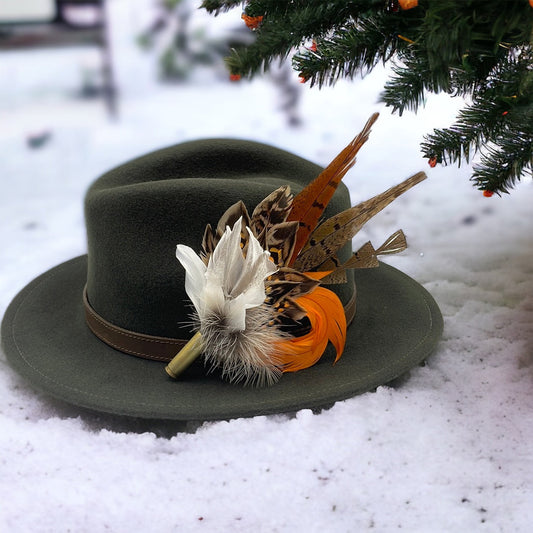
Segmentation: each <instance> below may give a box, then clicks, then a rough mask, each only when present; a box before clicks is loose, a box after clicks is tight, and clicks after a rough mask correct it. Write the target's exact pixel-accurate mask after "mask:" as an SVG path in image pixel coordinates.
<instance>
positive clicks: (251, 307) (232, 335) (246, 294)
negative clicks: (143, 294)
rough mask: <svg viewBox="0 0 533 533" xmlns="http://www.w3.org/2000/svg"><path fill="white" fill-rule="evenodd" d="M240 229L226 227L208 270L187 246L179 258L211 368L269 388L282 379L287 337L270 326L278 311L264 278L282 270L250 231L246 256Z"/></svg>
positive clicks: (180, 247) (178, 253) (179, 251)
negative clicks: (281, 348)
mask: <svg viewBox="0 0 533 533" xmlns="http://www.w3.org/2000/svg"><path fill="white" fill-rule="evenodd" d="M241 228H242V220H241V219H239V220H238V221H237V222H236V223H235V225H234V226H233V228H229V227H226V230H225V231H224V233H223V235H222V237H221V238H220V241H219V242H218V244H217V246H216V248H215V250H214V251H213V253H212V254H211V256H210V258H209V261H208V264H207V267H206V266H205V264H204V262H203V261H202V260H201V259H200V257H198V255H196V253H195V252H194V250H192V249H191V248H189V247H188V246H184V245H178V248H177V251H176V256H177V258H178V259H179V261H180V262H181V264H182V265H183V267H184V268H185V290H186V292H187V295H188V296H189V298H190V300H191V301H192V303H193V305H194V307H195V309H196V314H195V316H194V317H193V318H194V320H195V321H197V323H198V324H197V327H198V329H199V331H200V333H201V335H202V341H203V346H204V354H205V358H206V361H207V363H208V364H210V365H212V366H213V367H219V368H220V369H221V370H222V374H223V375H224V376H226V377H227V378H228V379H229V380H230V381H232V382H239V381H244V382H245V383H255V384H258V385H261V384H270V383H273V382H274V381H276V380H277V379H278V378H279V376H280V375H281V370H280V363H279V361H277V360H276V353H275V346H276V344H277V343H278V342H279V341H280V340H282V339H284V338H285V334H284V333H282V332H281V331H280V330H278V328H276V327H273V326H269V325H268V324H269V322H271V321H272V319H273V310H272V309H271V308H270V307H269V306H267V305H264V301H265V297H266V293H265V278H267V277H268V276H270V275H271V274H273V273H274V272H276V270H277V267H276V265H275V264H274V263H273V262H272V261H271V259H270V253H269V252H268V251H267V250H264V249H263V248H262V247H261V244H260V243H259V241H258V240H257V239H256V238H255V237H254V235H253V234H252V232H251V231H250V229H249V228H246V229H247V231H248V237H249V240H248V247H247V251H246V257H245V256H244V254H243V252H242V249H241Z"/></svg>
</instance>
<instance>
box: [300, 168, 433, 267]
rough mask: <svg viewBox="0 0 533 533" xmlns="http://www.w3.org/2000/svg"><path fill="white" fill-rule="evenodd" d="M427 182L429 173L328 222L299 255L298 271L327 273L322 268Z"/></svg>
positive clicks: (413, 177)
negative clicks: (370, 224) (385, 211)
mask: <svg viewBox="0 0 533 533" xmlns="http://www.w3.org/2000/svg"><path fill="white" fill-rule="evenodd" d="M425 178H426V175H425V173H424V172H419V173H417V174H415V175H414V176H411V177H410V178H408V179H407V180H405V181H404V182H403V183H400V184H399V185H396V186H395V187H392V188H390V189H389V190H388V191H385V192H384V193H382V194H378V195H377V196H375V197H374V198H371V199H370V200H367V201H365V202H362V203H360V204H359V205H356V206H355V207H352V208H350V209H347V210H345V211H343V212H342V213H339V214H337V215H335V216H333V217H331V218H330V219H328V220H326V221H325V222H324V223H322V224H321V225H320V226H318V228H316V230H315V231H314V232H313V233H312V234H311V236H310V238H309V241H308V242H307V244H306V246H305V248H304V249H303V250H302V252H301V253H300V254H299V255H298V257H297V259H296V261H295V263H294V265H293V266H294V268H296V269H298V270H302V271H304V272H305V271H307V270H326V269H325V268H322V266H321V265H322V264H323V263H324V262H325V261H326V260H327V259H329V258H330V257H332V256H333V255H334V254H335V253H336V252H337V250H339V249H340V248H341V247H342V246H344V244H346V243H347V242H348V241H349V240H350V239H352V237H353V236H354V235H355V234H356V233H357V232H358V231H359V230H360V229H361V228H362V227H363V225H364V224H366V222H368V221H369V220H370V219H371V218H372V217H373V216H375V215H376V214H377V213H379V212H380V211H381V210H382V209H384V208H385V207H386V206H387V205H389V204H390V203H391V202H392V201H393V200H395V199H396V198H398V196H400V195H401V194H403V193H404V192H406V191H407V190H409V189H410V188H411V187H413V186H414V185H416V184H417V183H420V182H421V181H422V180H424V179H425Z"/></svg>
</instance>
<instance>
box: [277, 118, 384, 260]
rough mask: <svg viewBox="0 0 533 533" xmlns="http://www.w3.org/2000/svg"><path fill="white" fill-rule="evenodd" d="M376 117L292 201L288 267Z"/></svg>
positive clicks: (352, 160)
mask: <svg viewBox="0 0 533 533" xmlns="http://www.w3.org/2000/svg"><path fill="white" fill-rule="evenodd" d="M377 118H378V113H374V114H373V115H372V116H371V117H370V118H369V119H368V122H367V123H366V124H365V127H364V128H363V130H362V131H361V133H359V135H357V137H355V139H354V140H353V141H352V142H351V143H350V144H349V145H348V146H347V147H346V148H345V149H344V150H343V151H342V152H341V153H340V154H339V155H338V156H337V157H336V158H335V159H334V160H333V161H332V162H331V163H330V164H329V165H328V166H327V167H326V168H325V170H324V171H323V172H321V174H320V175H319V176H318V177H317V178H316V179H314V180H313V181H312V182H311V183H310V184H309V185H307V187H305V188H304V189H303V190H302V191H301V192H300V193H299V194H297V195H296V196H295V197H294V199H293V202H292V209H291V212H290V213H289V215H288V217H287V221H295V220H296V221H298V222H299V223H300V225H299V227H298V233H297V234H296V245H295V247H294V252H293V254H292V258H291V260H290V262H289V266H290V265H291V264H292V263H294V261H295V260H296V257H297V256H298V253H299V252H300V250H301V249H302V248H303V246H304V245H305V243H306V242H307V240H308V238H309V235H311V233H312V232H313V230H314V229H315V227H316V225H317V224H318V221H319V219H320V217H321V215H322V213H323V212H324V209H325V208H326V206H327V205H328V203H329V201H330V200H331V197H332V196H333V194H334V192H335V190H336V189H337V187H338V186H339V183H340V182H341V180H342V178H343V177H344V176H345V174H346V173H347V172H348V170H350V169H351V168H352V167H353V166H354V164H355V156H356V155H357V152H359V149H360V148H361V146H363V144H364V143H365V142H366V141H367V140H368V136H369V134H370V128H371V127H372V125H373V124H374V122H375V121H376V120H377Z"/></svg>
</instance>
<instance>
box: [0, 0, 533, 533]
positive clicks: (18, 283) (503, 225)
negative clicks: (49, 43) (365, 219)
mask: <svg viewBox="0 0 533 533" xmlns="http://www.w3.org/2000/svg"><path fill="white" fill-rule="evenodd" d="M150 5H151V4H150V1H149V0H134V1H131V0H130V1H128V0H114V1H112V2H110V14H111V21H112V39H113V51H114V60H115V65H116V70H117V78H118V85H119V89H120V102H119V107H120V115H119V119H118V120H116V121H112V120H109V118H108V117H107V115H106V112H105V108H104V106H103V104H102V101H101V100H92V101H87V100H80V99H79V98H76V97H75V96H74V92H75V91H76V90H77V89H78V87H79V79H80V69H81V68H82V67H85V66H87V65H93V64H94V63H95V62H96V61H97V59H98V56H97V55H96V53H94V52H92V51H82V50H66V51H46V52H42V51H41V52H25V53H9V54H7V53H3V54H1V55H0V175H1V179H2V193H1V195H0V217H1V218H0V227H1V232H0V249H1V252H0V257H1V261H0V315H3V313H4V311H5V309H6V307H7V306H8V304H9V302H10V301H11V299H12V298H13V297H14V296H15V294H16V293H17V292H18V291H19V290H20V289H22V288H23V287H24V286H25V285H26V284H27V283H28V282H29V281H31V280H32V279H33V278H34V277H36V276H37V275H39V274H40V273H42V272H44V271H45V270H47V269H48V268H50V267H53V266H55V265H56V264H58V263H60V262H62V261H64V260H67V259H69V258H71V257H74V256H76V255H79V254H82V253H84V252H85V234H84V231H85V230H84V221H83V214H82V202H83V195H84V191H85V190H86V188H87V187H88V185H89V184H90V183H91V181H92V180H94V179H95V178H96V177H97V176H98V175H99V174H101V173H102V172H104V171H106V170H107V169H109V168H111V167H113V166H115V165H117V164H120V163H122V162H124V161H126V160H128V159H130V158H132V157H135V156H137V155H140V154H143V153H146V152H149V151H151V150H153V149H157V148H160V147H163V146H167V145H170V144H174V143H177V142H181V141H185V140H191V139H195V138H200V137H217V136H226V137H238V138H247V139H253V140H258V141H262V142H269V143H272V144H274V145H276V146H279V147H281V148H284V149H287V150H291V151H293V152H295V153H298V154H299V155H302V156H304V157H307V158H308V159H311V160H313V161H315V162H317V163H320V164H327V163H328V162H329V161H330V160H331V158H332V157H333V156H334V155H336V153H337V152H338V151H339V150H340V149H341V148H343V147H344V146H345V145H346V144H347V142H349V141H350V140H351V138H352V137H353V135H354V134H355V133H357V132H358V131H359V129H360V127H361V126H362V125H363V123H364V122H365V120H366V119H367V118H368V116H370V114H371V113H372V112H374V111H376V110H378V111H380V112H381V117H380V119H379V121H378V123H377V124H376V126H375V127H374V131H373V133H372V135H371V139H370V141H369V143H367V145H366V146H365V147H364V148H363V150H362V152H361V154H360V157H359V161H358V163H357V165H356V167H355V169H354V170H352V171H351V172H350V173H349V175H348V176H347V177H346V179H345V182H346V183H347V185H348V186H349V188H350V191H351V194H352V199H353V202H356V201H358V200H362V199H365V198H368V197H370V196H371V195H372V194H374V193H377V192H380V191H382V190H384V189H386V188H388V187H389V186H391V185H393V184H395V183H397V182H399V181H400V180H401V179H403V178H405V177H407V176H408V175H409V174H410V173H414V172H415V171H418V170H426V171H427V172H428V174H429V179H428V180H427V181H426V182H424V183H422V184H421V185H419V186H418V187H416V188H415V189H414V190H412V191H410V192H409V193H407V194H406V195H405V197H402V198H401V199H399V200H398V201H397V202H395V203H394V204H392V205H391V206H390V207H389V208H388V209H387V210H386V211H385V212H384V213H382V214H381V215H379V216H378V217H376V218H375V219H374V220H373V221H372V223H371V224H370V225H369V226H368V228H367V229H366V231H365V234H364V235H361V236H360V239H359V238H358V240H361V241H362V242H364V239H365V238H369V237H370V238H372V239H373V240H375V242H379V241H380V239H384V238H385V237H386V236H388V235H389V234H390V233H392V231H394V230H396V229H397V228H400V227H401V228H403V229H404V231H405V232H406V234H407V236H408V239H409V243H410V247H409V249H408V250H407V251H406V252H404V253H403V254H402V255H401V256H398V257H393V258H391V259H389V261H388V262H389V263H391V264H393V265H394V266H396V267H398V268H400V269H401V270H403V271H404V272H406V273H407V274H409V275H410V276H412V277H414V278H415V279H417V280H418V281H419V282H420V283H422V284H423V285H424V286H425V287H426V288H427V289H428V290H429V291H430V292H431V293H432V294H433V296H434V297H435V299H436V300H437V302H438V303H439V305H440V308H441V310H442V313H443V315H444V320H445V329H444V336H443V339H442V342H441V343H440V345H439V346H438V349H437V351H436V352H435V353H434V355H433V356H432V357H431V358H430V359H429V360H428V362H427V365H426V366H425V367H420V368H416V369H414V370H413V371H412V372H411V374H410V376H409V377H408V378H407V379H404V380H401V381H400V382H398V383H396V384H395V385H394V387H390V386H388V387H385V386H384V387H380V388H379V389H378V390H377V391H376V392H373V393H367V394H363V395H361V396H358V397H355V398H352V399H349V400H346V401H344V402H339V403H337V404H336V405H335V406H333V407H332V408H331V409H329V410H327V411H324V412H322V413H320V414H313V413H311V412H310V411H307V410H303V411H300V412H298V413H296V414H293V415H279V416H269V417H256V418H251V419H238V420H232V421H229V422H215V423H206V424H203V425H198V426H192V425H190V424H189V425H185V426H182V425H179V424H167V425H164V424H158V423H153V424H147V423H143V422H140V421H133V420H123V419H118V418H115V417H110V416H100V415H98V414H88V413H86V412H80V411H79V410H78V409H77V408H75V407H72V406H69V405H65V404H62V403H59V402H57V401H55V400H53V399H51V398H49V397H45V396H43V395H40V394H38V393H35V392H34V391H33V389H31V388H30V387H29V386H28V385H27V384H26V383H25V382H24V381H23V380H22V379H21V378H19V377H18V376H17V375H16V374H15V373H14V372H13V371H12V370H11V369H10V367H9V366H8V364H7V362H6V358H5V355H4V354H0V502H1V503H0V531H6V532H30V531H31V532H66V531H76V532H100V531H113V532H123V531H124V532H126V531H128V532H132V531H143V532H160V531H180V532H182V531H183V532H189V531H191V532H196V531H209V532H213V531H214V532H218V531H222V532H225V531H228V532H229V531H231V532H239V531H242V532H250V531H254V532H263V531H264V532H315V531H316V532H360V531H378V532H389V531H396V530H400V529H401V530H403V531H409V532H428V533H429V532H463V531H464V532H491V533H492V532H504V533H507V532H524V533H526V532H529V531H530V530H531V524H532V523H533V449H532V441H533V379H532V378H533V374H532V369H533V328H532V323H533V280H532V278H531V277H530V276H531V274H532V273H533V270H532V269H533V267H532V258H533V236H532V234H531V231H530V218H529V217H530V212H531V207H530V206H531V204H532V203H533V185H532V183H531V182H529V181H528V182H524V183H522V184H521V185H520V186H518V187H517V188H516V189H515V190H514V191H513V192H512V194H511V195H509V196H505V197H502V198H499V197H496V196H495V197H493V198H490V199H487V198H484V197H483V196H482V195H481V193H479V192H478V191H476V190H475V189H473V188H472V186H471V184H470V183H469V181H468V176H469V168H468V167H461V168H460V169H457V168H456V167H447V168H435V169H429V167H428V166H427V162H426V161H425V160H424V159H422V158H421V156H420V153H419V148H418V145H419V142H420V140H421V138H422V135H423V134H424V133H426V132H428V131H430V130H431V128H433V127H437V126H444V125H447V124H449V122H450V121H451V119H452V118H453V116H454V113H455V111H456V109H457V108H458V106H459V105H460V103H459V102H457V101H455V100H451V99H449V98H447V97H441V96H438V97H434V98H430V99H429V100H428V103H427V106H426V107H425V109H424V110H421V111H420V112H419V113H418V114H417V115H414V114H412V113H407V114H406V115H404V117H402V118H400V117H398V116H392V115H391V114H390V113H389V111H388V110H386V109H384V108H383V107H382V106H380V105H378V104H376V100H377V93H378V92H379V88H380V87H381V85H382V83H383V81H384V79H385V77H386V74H385V73H384V72H383V71H381V70H379V71H376V72H374V73H373V74H372V75H371V76H369V77H367V78H366V79H365V80H363V81H362V82H357V83H345V82H342V83H339V84H338V85H337V86H336V87H335V88H333V89H323V90H321V91H318V89H312V90H311V89H309V88H307V87H305V86H304V87H302V88H301V90H302V100H301V105H300V112H301V115H302V118H303V124H302V126H301V127H299V128H290V127H288V126H287V123H286V119H285V116H284V115H283V113H282V112H280V111H279V109H278V105H277V98H278V96H277V94H278V93H277V89H276V88H275V87H274V86H273V85H272V83H271V82H270V81H268V79H262V80H257V81H255V82H253V83H248V82H243V83H239V84H228V83H221V82H219V81H216V80H213V78H210V77H204V78H202V77H199V78H198V79H197V80H196V81H195V83H193V84H190V85H186V86H177V85H174V86H163V85H159V84H158V83H157V82H156V79H155V74H154V62H153V58H151V57H150V56H149V55H146V54H145V53H143V52H141V51H140V50H138V49H137V48H136V47H135V44H134V43H133V36H134V35H136V34H138V33H139V32H140V31H141V30H142V29H143V28H144V25H145V24H146V23H147V22H149V20H150V17H149V16H148V15H149V9H147V8H149V6H150ZM233 16H234V17H235V19H238V18H239V14H238V13H234V14H233ZM211 24H213V25H215V24H216V20H215V21H213V20H211ZM43 130H46V131H49V132H50V137H49V140H48V142H47V143H45V144H44V145H43V146H42V147H41V148H39V149H31V148H29V147H28V145H27V138H28V136H29V135H31V134H32V133H34V132H39V131H43Z"/></svg>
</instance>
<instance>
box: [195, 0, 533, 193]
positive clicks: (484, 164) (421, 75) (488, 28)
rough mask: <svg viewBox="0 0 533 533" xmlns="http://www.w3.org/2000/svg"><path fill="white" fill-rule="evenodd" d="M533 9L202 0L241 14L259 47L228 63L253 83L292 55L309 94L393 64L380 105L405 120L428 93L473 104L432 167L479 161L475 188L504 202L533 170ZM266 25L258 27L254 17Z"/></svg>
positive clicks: (445, 132)
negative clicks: (502, 197) (240, 9)
mask: <svg viewBox="0 0 533 533" xmlns="http://www.w3.org/2000/svg"><path fill="white" fill-rule="evenodd" d="M532 3H533V2H531V0H419V1H418V2H416V0H411V1H409V0H333V1H328V2H325V1H323V0H291V1H279V0H249V1H244V2H242V1H235V0H205V1H204V3H203V7H204V8H205V9H207V10H208V11H209V12H211V13H214V14H217V13H219V12H221V11H226V10H229V9H231V8H234V7H236V6H237V5H241V6H243V9H244V14H245V15H246V16H248V17H251V18H252V19H251V21H252V23H251V24H250V19H248V23H249V25H250V26H251V27H253V26H255V29H254V31H255V32H256V37H257V38H256V40H255V42H254V43H252V44H251V45H249V46H247V47H245V48H242V49H239V50H234V51H233V52H232V54H231V55H230V57H228V58H227V64H228V67H229V70H230V73H231V74H232V75H234V76H236V75H237V76H241V77H252V76H254V75H256V74H258V73H261V72H263V71H264V70H266V69H268V67H269V65H270V64H271V62H272V61H273V60H276V59H284V58H286V57H288V56H289V55H292V61H293V67H294V69H295V70H296V71H297V72H299V74H300V76H301V78H302V79H303V80H305V81H306V82H307V83H309V84H310V85H311V86H314V85H317V86H318V87H321V86H323V85H333V84H334V83H335V82H336V81H337V80H338V79H340V78H353V77H355V76H358V75H365V74H367V73H368V72H370V71H372V69H373V68H374V67H375V66H376V65H378V64H380V63H388V62H391V63H392V65H393V69H392V70H393V74H392V76H391V78H390V79H389V80H388V81H387V83H386V84H385V87H384V91H383V93H382V95H381V100H382V101H383V102H384V103H385V104H386V105H387V106H390V107H392V109H393V111H395V112H398V113H399V114H400V115H401V114H402V113H403V112H404V110H406V109H409V110H412V111H415V112H416V111H417V109H418V107H419V106H420V105H421V104H423V102H424V101H425V96H426V94H427V93H439V92H446V93H448V94H451V95H453V96H462V97H464V98H465V100H466V101H467V102H468V104H467V105H466V107H465V108H464V109H463V110H461V111H460V113H459V115H458V116H457V118H456V121H455V122H454V123H453V124H452V125H451V126H450V127H449V128H446V129H441V130H434V131H433V133H431V134H429V135H427V136H426V137H425V141H424V142H423V143H422V152H423V154H424V155H425V157H427V158H428V159H429V160H430V162H431V163H432V164H434V163H435V162H439V163H443V164H448V163H457V164H460V163H461V161H462V160H463V159H465V160H466V161H470V159H471V158H472V157H473V156H474V154H476V153H478V154H479V161H477V162H474V165H473V175H472V180H473V182H474V183H475V185H476V186H477V187H478V188H479V189H481V190H484V191H488V192H489V193H491V192H496V193H506V192H509V190H510V189H511V188H512V186H513V185H514V184H515V183H516V181H517V180H519V179H520V178H522V177H524V176H525V175H526V174H529V175H531V173H532V170H533V5H532ZM256 17H260V18H256Z"/></svg>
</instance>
